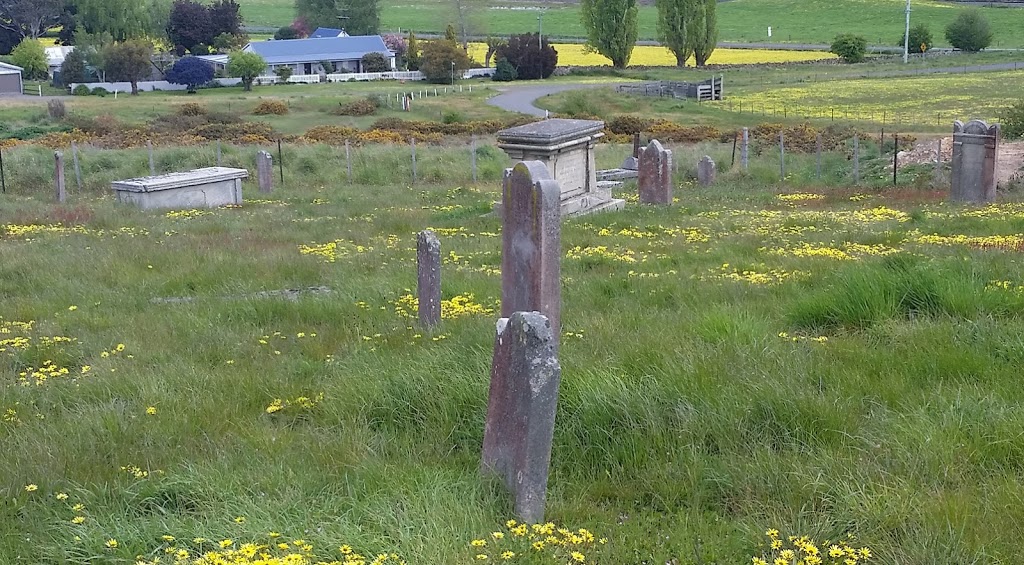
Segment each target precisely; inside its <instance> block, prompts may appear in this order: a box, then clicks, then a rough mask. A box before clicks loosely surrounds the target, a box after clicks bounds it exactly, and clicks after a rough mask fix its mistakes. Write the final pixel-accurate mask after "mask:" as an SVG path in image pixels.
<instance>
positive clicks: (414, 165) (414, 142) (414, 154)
mask: <svg viewBox="0 0 1024 565" xmlns="http://www.w3.org/2000/svg"><path fill="white" fill-rule="evenodd" d="M409 145H410V146H412V183H413V184H416V138H415V137H411V138H409Z"/></svg>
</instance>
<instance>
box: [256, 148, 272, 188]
mask: <svg viewBox="0 0 1024 565" xmlns="http://www.w3.org/2000/svg"><path fill="white" fill-rule="evenodd" d="M256 182H257V183H258V184H259V188H260V192H262V193H263V194H269V193H270V192H271V191H272V190H274V158H273V157H272V156H271V155H270V152H269V151H259V152H257V153H256Z"/></svg>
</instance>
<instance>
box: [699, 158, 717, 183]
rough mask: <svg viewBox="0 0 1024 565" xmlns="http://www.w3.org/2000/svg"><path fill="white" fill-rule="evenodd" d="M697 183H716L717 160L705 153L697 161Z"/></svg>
mask: <svg viewBox="0 0 1024 565" xmlns="http://www.w3.org/2000/svg"><path fill="white" fill-rule="evenodd" d="M697 184H699V185H701V186H711V185H713V184H715V160H714V159H712V158H711V157H710V156H708V155H705V156H703V157H701V159H700V161H698V162H697Z"/></svg>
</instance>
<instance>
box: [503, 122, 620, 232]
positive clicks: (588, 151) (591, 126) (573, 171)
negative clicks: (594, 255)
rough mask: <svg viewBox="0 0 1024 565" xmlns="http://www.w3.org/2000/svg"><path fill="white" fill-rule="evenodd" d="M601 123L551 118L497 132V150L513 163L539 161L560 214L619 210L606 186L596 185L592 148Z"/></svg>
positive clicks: (601, 126) (595, 168)
mask: <svg viewBox="0 0 1024 565" xmlns="http://www.w3.org/2000/svg"><path fill="white" fill-rule="evenodd" d="M603 129H604V122H602V121H598V120H566V119H561V118H555V119H550V120H543V121H540V122H534V123H531V124H526V125H522V126H517V127H514V128H509V129H506V130H502V131H499V132H498V147H500V148H501V149H502V150H504V151H505V153H507V154H508V156H509V157H511V158H512V161H513V162H516V161H541V162H542V163H543V164H544V165H545V166H546V167H547V169H548V171H550V175H551V178H553V179H554V180H556V181H558V184H559V186H560V187H561V191H562V193H561V195H560V201H561V214H562V215H563V216H574V215H582V214H589V213H593V212H600V211H605V210H621V209H622V208H623V207H625V204H626V203H625V201H623V200H620V199H614V198H612V189H611V187H610V186H606V185H598V183H597V165H596V163H595V160H594V146H595V145H596V144H597V140H599V139H600V138H601V137H603V136H604V133H603V132H602V130H603Z"/></svg>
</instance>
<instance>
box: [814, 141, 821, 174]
mask: <svg viewBox="0 0 1024 565" xmlns="http://www.w3.org/2000/svg"><path fill="white" fill-rule="evenodd" d="M814 149H815V152H816V153H817V171H816V173H817V178H819V179H820V178H821V134H820V133H819V134H818V139H817V140H815V145H814Z"/></svg>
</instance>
